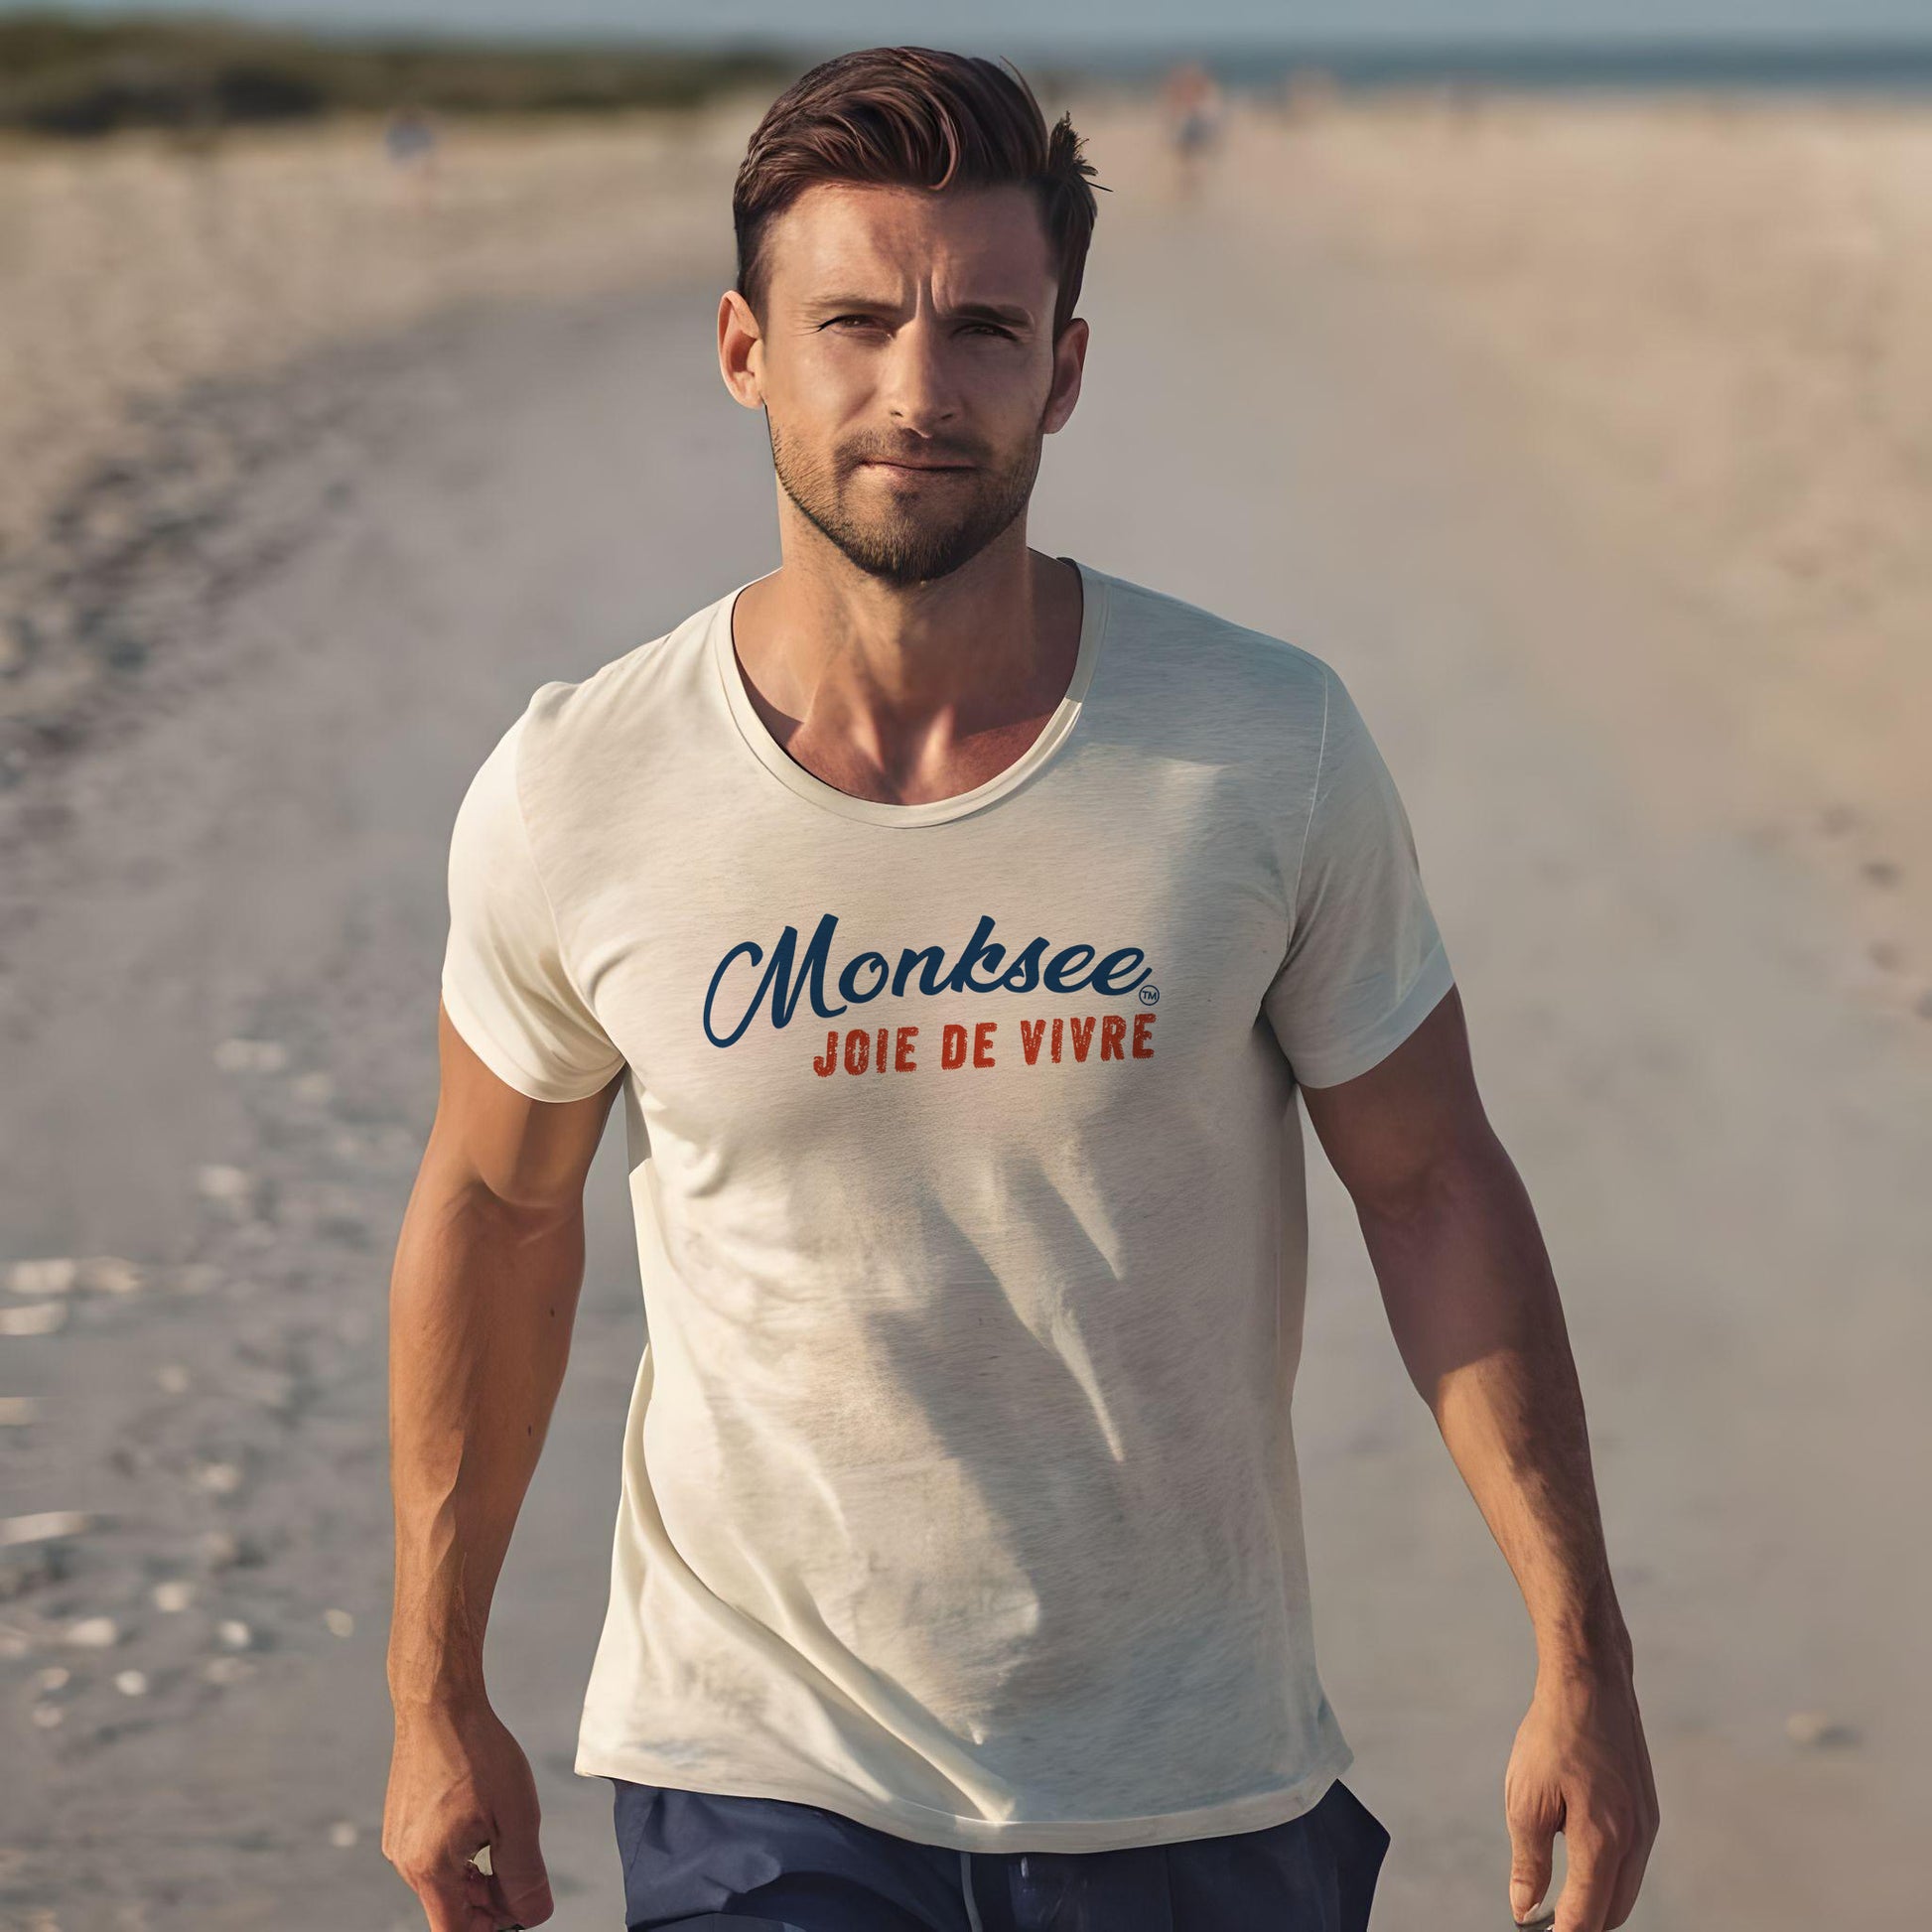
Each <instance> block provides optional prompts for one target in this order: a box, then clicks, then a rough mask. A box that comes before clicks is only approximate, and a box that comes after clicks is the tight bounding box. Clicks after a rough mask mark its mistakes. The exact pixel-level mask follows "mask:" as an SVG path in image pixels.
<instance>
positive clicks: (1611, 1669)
mask: <svg viewBox="0 0 1932 1932" xmlns="http://www.w3.org/2000/svg"><path fill="white" fill-rule="evenodd" d="M1503 1815H1504V1817H1505V1818H1506V1819H1507V1820H1508V1823H1509V1842H1510V1852H1511V1857H1510V1867H1509V1908H1510V1912H1511V1915H1512V1916H1513V1917H1514V1918H1515V1919H1516V1920H1517V1921H1518V1922H1519V1923H1520V1922H1521V1921H1522V1920H1524V1919H1526V1918H1528V1917H1529V1915H1530V1913H1531V1912H1532V1911H1533V1910H1534V1909H1535V1908H1536V1907H1537V1906H1538V1905H1539V1904H1541V1903H1542V1901H1543V1896H1544V1893H1545V1892H1546V1891H1547V1890H1548V1889H1549V1885H1550V1852H1551V1843H1552V1840H1553V1839H1554V1838H1555V1835H1556V1834H1557V1833H1558V1832H1562V1834H1563V1838H1564V1848H1565V1851H1566V1853H1567V1855H1568V1869H1567V1870H1566V1872H1565V1874H1564V1881H1563V1893H1562V1895H1561V1896H1560V1897H1559V1898H1558V1900H1557V1913H1556V1924H1555V1932H1610V1928H1612V1927H1615V1926H1619V1925H1621V1924H1622V1923H1623V1922H1624V1920H1626V1919H1627V1918H1628V1917H1629V1916H1630V1912H1631V1909H1632V1907H1633V1906H1634V1905H1635V1904H1636V1902H1637V1887H1638V1885H1639V1884H1640V1883H1641V1882H1642V1880H1643V1868H1644V1863H1645V1862H1646V1861H1647V1860H1648V1859H1649V1857H1650V1847H1651V1844H1652V1843H1653V1841H1654V1840H1655V1839H1656V1836H1657V1824H1658V1811H1657V1786H1656V1784H1655V1782H1654V1781H1653V1779H1652V1777H1651V1774H1650V1752H1649V1750H1648V1749H1647V1748H1646V1746H1645V1744H1644V1737H1643V1720H1642V1719H1641V1718H1640V1717H1639V1716H1638V1714H1637V1693H1636V1687H1635V1685H1634V1684H1633V1683H1632V1681H1631V1677H1630V1672H1629V1669H1628V1667H1627V1666H1624V1665H1620V1664H1612V1665H1607V1666H1605V1667H1604V1668H1602V1669H1600V1670H1582V1669H1580V1670H1574V1671H1571V1672H1569V1673H1566V1674H1556V1673H1552V1674H1550V1675H1548V1676H1543V1677H1539V1678H1538V1680H1537V1687H1536V1695H1535V1697H1534V1699H1533V1700H1532V1701H1531V1704H1530V1708H1529V1714H1528V1716H1527V1717H1525V1718H1524V1720H1523V1722H1522V1725H1520V1726H1519V1728H1518V1729H1517V1732H1516V1747H1515V1749H1514V1750H1512V1751H1511V1752H1510V1754H1509V1768H1508V1770H1507V1771H1506V1772H1505V1773H1504V1775H1503Z"/></svg>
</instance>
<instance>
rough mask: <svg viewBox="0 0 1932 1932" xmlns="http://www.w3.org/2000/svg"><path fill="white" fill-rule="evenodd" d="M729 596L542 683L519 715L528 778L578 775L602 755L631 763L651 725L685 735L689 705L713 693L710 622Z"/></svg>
mask: <svg viewBox="0 0 1932 1932" xmlns="http://www.w3.org/2000/svg"><path fill="white" fill-rule="evenodd" d="M725 601H726V600H725V599H724V598H719V599H716V600H714V601H713V602H712V603H710V604H707V605H705V606H704V607H703V608H702V609H700V610H697V611H694V612H693V613H692V614H691V615H690V616H689V617H687V618H684V619H682V620H681V621H678V622H677V623H675V624H673V625H672V626H671V627H670V629H668V630H664V631H660V632H659V633H658V634H657V635H656V636H654V637H649V638H646V639H645V640H644V641H643V642H642V643H639V644H633V645H631V646H630V647H629V648H628V649H627V650H624V651H622V652H621V653H620V654H619V655H618V656H616V657H613V658H611V659H609V660H608V661H606V662H605V663H603V664H600V665H599V666H598V667H597V668H596V669H595V670H593V671H591V672H589V673H588V674H587V675H585V676H584V677H581V678H576V679H567V678H552V679H550V680H548V681H547V682H545V683H543V684H540V685H538V686H537V688H536V689H535V691H533V692H532V693H531V695H530V698H529V701H528V703H527V704H526V705H525V707H524V710H523V714H522V717H521V720H520V734H521V740H522V744H521V763H522V767H523V770H524V772H525V774H526V782H529V781H530V780H531V778H532V777H533V776H536V775H539V774H541V773H542V772H544V771H546V770H555V769H565V770H568V771H570V772H572V773H573V774H575V776H576V777H577V778H579V779H580V780H581V779H582V778H584V777H586V776H588V775H593V774H595V772H596V771H597V769H598V764H599V760H600V759H620V760H621V761H622V762H623V763H624V764H625V765H627V766H631V767H634V766H635V765H636V764H637V762H638V760H639V758H640V756H642V755H647V754H648V752H649V750H650V746H649V738H650V734H651V733H652V732H653V731H654V730H655V731H661V732H663V733H664V734H666V735H667V736H669V737H672V738H675V737H676V736H677V735H678V734H680V733H688V731H689V729H690V707H691V706H692V705H693V704H694V703H703V702H704V701H705V699H706V698H707V696H708V695H709V693H708V690H707V686H706V682H705V680H706V679H707V678H708V677H709V676H711V675H712V666H711V662H710V651H709V640H710V634H711V625H712V621H713V620H714V619H715V618H716V616H717V615H718V612H719V609H720V606H722V605H723V604H724V603H725Z"/></svg>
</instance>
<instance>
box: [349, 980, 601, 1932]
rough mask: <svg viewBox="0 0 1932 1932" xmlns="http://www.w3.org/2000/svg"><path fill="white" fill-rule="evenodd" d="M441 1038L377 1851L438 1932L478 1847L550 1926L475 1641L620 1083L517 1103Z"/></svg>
mask: <svg viewBox="0 0 1932 1932" xmlns="http://www.w3.org/2000/svg"><path fill="white" fill-rule="evenodd" d="M438 1037H439V1044H440V1049H441V1056H442V1086H441V1091H440V1094H439V1097H438V1105H437V1113H436V1120H435V1124H434V1126H433V1127H432V1129H431V1131H430V1137H429V1143H428V1146H427V1148H426V1149H425V1151H424V1155H423V1161H422V1166H421V1169H420V1171H419V1172H418V1173H417V1176H416V1184H415V1187H414V1189H413V1190H412V1192H411V1194H410V1198H409V1205H408V1208H407V1211H406V1212H405V1214H404V1216H403V1223H402V1228H401V1232H400V1235H399V1237H398V1240H397V1243H396V1256H395V1266H394V1270H393V1274H392V1277H391V1283H390V1299H389V1446H390V1455H389V1475H390V1488H391V1491H392V1494H393V1498H394V1505H395V1528H396V1579H395V1602H394V1609H393V1613H392V1617H391V1622H390V1632H389V1657H388V1675H389V1693H390V1700H391V1702H392V1704H393V1705H394V1707H395V1714H396V1737H397V1749H396V1757H395V1760H394V1764H393V1766H392V1771H391V1782H390V1800H389V1804H388V1807H387V1817H386V1819H385V1827H384V1845H383V1851H384V1854H385V1856H387V1857H388V1858H389V1859H390V1861H391V1863H394V1864H395V1865H396V1867H397V1869H398V1870H399V1871H401V1872H402V1875H403V1876H404V1877H405V1879H407V1880H408V1881H409V1883H410V1884H411V1885H412V1887H413V1888H414V1889H415V1890H416V1891H417V1892H418V1894H419V1896H421V1898H422V1900H423V1903H424V1906H425V1908H426V1909H427V1910H428V1912H429V1914H430V1919H431V1923H432V1925H433V1926H436V1927H437V1928H438V1932H441V1928H442V1925H443V1924H444V1923H447V1924H448V1925H450V1926H451V1927H457V1926H467V1925H468V1924H469V1923H470V1921H469V1920H468V1919H467V1918H466V1917H465V1916H463V1908H464V1906H465V1903H466V1896H465V1890H466V1887H470V1886H476V1885H478V1884H480V1882H481V1881H480V1880H478V1878H477V1876H476V1874H475V1873H474V1872H472V1871H471V1870H470V1869H469V1866H468V1864H467V1863H466V1862H467V1861H468V1859H469V1858H470V1857H471V1856H472V1854H473V1853H474V1852H476V1851H477V1849H478V1848H479V1847H481V1846H483V1845H484V1844H487V1845H489V1846H490V1848H491V1864H492V1871H493V1874H494V1880H495V1882H496V1884H497V1885H498V1886H499V1887H500V1888H501V1890H502V1892H503V1893H504V1894H505V1895H504V1896H503V1897H502V1898H501V1899H500V1901H499V1900H498V1899H497V1898H496V1897H495V1896H494V1895H491V1896H490V1898H489V1902H490V1903H492V1904H495V1903H498V1902H500V1903H501V1904H502V1905H503V1906H504V1907H505V1908H506V1909H505V1912H504V1922H505V1923H507V1922H508V1920H509V1917H510V1916H512V1915H514V1916H515V1917H517V1918H518V1919H519V1920H520V1921H521V1922H522V1923H524V1924H526V1925H527V1924H534V1923H538V1922H540V1921H541V1919H543V1918H546V1917H548V1916H549V1914H550V1903H549V1898H548V1892H547V1887H546V1888H544V1889H543V1891H542V1896H541V1897H540V1898H539V1897H538V1896H537V1891H538V1888H539V1887H540V1886H542V1885H543V1879H542V1865H541V1862H540V1859H539V1858H538V1855H537V1850H536V1822H537V1820H536V1807H535V1796H534V1789H533V1787H532V1786H531V1785H530V1783H529V1772H528V1766H527V1764H526V1763H525V1762H524V1761H523V1758H522V1755H521V1753H520V1752H519V1751H517V1750H516V1747H515V1745H514V1743H513V1741H512V1740H510V1739H509V1737H508V1734H507V1732H505V1731H503V1730H502V1728H501V1726H500V1725H498V1724H497V1723H496V1721H495V1719H494V1716H493V1714H492V1713H491V1712H490V1710H489V1704H488V1698H487V1695H486V1693H485V1691H484V1688H483V1630H484V1626H485V1624H486V1623H487V1621H488V1617H489V1606H490V1599H491V1597H492V1595H493V1593H494V1591H495V1587H496V1580H497V1577H498V1575H499V1574H500V1572H501V1570H502V1565H503V1558H504V1554H505V1552H506V1551H507V1550H508V1548H509V1540H510V1532H511V1530H512V1528H513V1527H514V1525H515V1522H516V1517H517V1512H518V1511H519V1509H520V1508H521V1507H522V1503H523V1497H524V1493H525V1492H526V1490H527V1489H528V1487H529V1483H530V1477H531V1475H532V1473H533V1472H534V1470H535V1468H536V1464H537V1457H538V1455H539V1454H540V1453H541V1451H542V1449H543V1441H544V1436H545V1433H546V1431H547V1429H548V1427H549V1422H550V1415H551V1411H552V1409H553V1408H554V1407H555V1404H556V1399H557V1391H558V1389H559V1387H560V1386H561V1385H562V1382H563V1375H564V1368H565V1365H566V1363H567V1361H568V1358H569V1353H570V1331H571V1323H572V1320H573V1318H574V1316H575V1313H576V1308H577V1297H578V1292H579V1290H580V1288H581V1287H582V1283H583V1272H584V1214H583V1186H584V1178H585V1175H586V1173H588V1171H589V1168H590V1164H591V1161H592V1158H593V1157H594V1156H595V1154H596V1152H597V1146H598V1142H599V1140H600V1138H601V1137H602V1134H603V1130H604V1123H605V1120H606V1118H607V1117H608V1115H609V1113H610V1108H611V1103H612V1100H613V1099H614V1097H615V1095H616V1092H617V1086H616V1083H615V1082H613V1084H612V1085H611V1086H609V1087H607V1088H605V1089H604V1090H603V1091H602V1092H600V1093H598V1094H595V1095H593V1096H592V1097H591V1098H589V1099H586V1100H577V1101H570V1102H565V1103H560V1104H553V1103H550V1102H545V1101H537V1100H530V1099H527V1098H526V1097H525V1096H524V1095H522V1094H520V1093H518V1092H516V1091H515V1090H514V1089H513V1088H511V1087H509V1086H506V1085H505V1084H504V1083H503V1082H502V1081H501V1080H499V1079H498V1078H497V1077H496V1075H495V1074H493V1073H492V1072H490V1070H489V1069H488V1068H487V1067H486V1066H484V1065H483V1062H482V1061H481V1060H480V1059H479V1058H478V1057H477V1056H476V1054H475V1053H474V1052H473V1051H472V1050H471V1049H470V1047H469V1046H468V1045H467V1044H466V1043H465V1041H464V1039H463V1037H462V1035H460V1034H458V1033H457V1031H456V1029H455V1028H454V1027H453V1026H452V1025H451V1023H450V1019H449V1016H448V1014H447V1013H439V1018H438ZM466 1841H467V1842H466ZM476 1902H477V1903H479V1904H482V1903H483V1902H484V1894H483V1892H482V1891H479V1892H478V1894H477V1899H476ZM439 1912H441V1913H443V1914H445V1917H443V1918H439V1916H438V1914H439Z"/></svg>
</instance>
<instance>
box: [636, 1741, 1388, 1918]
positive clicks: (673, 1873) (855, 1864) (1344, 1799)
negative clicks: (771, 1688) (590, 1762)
mask: <svg viewBox="0 0 1932 1932" xmlns="http://www.w3.org/2000/svg"><path fill="white" fill-rule="evenodd" d="M611 1782H612V1784H613V1785H614V1786H615V1787H616V1812H617V1827H618V1849H619V1851H620V1852H621V1855H622V1858H623V1890H624V1924H625V1927H626V1932H657V1928H659V1927H673V1926H674V1927H677V1928H680V1932H1367V1927H1368V1912H1369V1905H1370V1902H1371V1901H1372V1899H1373V1897H1374V1895H1375V1880H1376V1875H1377V1873H1378V1872H1379V1871H1380V1870H1381V1866H1382V1859H1383V1855H1384V1854H1385V1853H1386V1852H1387V1851H1388V1849H1389V1834H1388V1832H1387V1830H1386V1829H1385V1828H1384V1827H1383V1825H1382V1822H1381V1821H1380V1820H1379V1819H1378V1818H1377V1817H1376V1816H1375V1814H1374V1813H1373V1812H1371V1811H1370V1810H1369V1809H1368V1807H1367V1806H1366V1805H1364V1804H1363V1803H1362V1801H1361V1800H1360V1799H1359V1798H1358V1797H1356V1796H1355V1794H1354V1793H1353V1792H1352V1791H1350V1790H1349V1789H1348V1787H1347V1786H1346V1785H1344V1784H1343V1783H1342V1782H1341V1780H1340V1779H1339V1778H1337V1779H1336V1780H1335V1782H1334V1783H1333V1784H1331V1785H1330V1786H1329V1787H1328V1789H1327V1791H1326V1792H1325V1793H1324V1794H1323V1795H1322V1797H1321V1800H1320V1802H1319V1803H1317V1804H1316V1805H1315V1806H1314V1807H1313V1809H1312V1810H1311V1811H1307V1812H1304V1813H1303V1814H1302V1816H1301V1817H1299V1818H1292V1819H1290V1820H1289V1821H1288V1822H1287V1823H1286V1824H1283V1825H1271V1826H1268V1827H1266V1828H1265V1829H1263V1830H1261V1831H1258V1832H1235V1833H1231V1834H1228V1835H1225V1836H1220V1837H1214V1838H1194V1839H1184V1840H1181V1841H1180V1842H1179V1843H1177V1844H1173V1845H1147V1846H1130V1847H1126V1848H1123V1849H1122V1850H1119V1851H1113V1852H959V1851H954V1850H953V1849H951V1848H950V1847H948V1846H941V1845H922V1844H918V1843H916V1842H914V1841H913V1840H911V1839H905V1838H898V1837H896V1836H895V1835H894V1834H892V1833H889V1832H882V1831H878V1830H876V1829H874V1828H873V1827H872V1826H870V1825H861V1824H858V1823H856V1822H855V1821H854V1820H852V1819H850V1818H846V1817H844V1816H842V1815H841V1814H840V1813H838V1812H835V1811H825V1810H822V1809H821V1808H820V1807H819V1806H817V1805H800V1804H792V1803H790V1802H789V1801H787V1800H785V1799H781V1798H740V1797H720V1796H717V1795H714V1794H712V1793H710V1792H703V1791H676V1790H670V1789H667V1788H665V1787H663V1786H661V1785H654V1784H631V1783H629V1782H627V1781H626V1780H624V1779H622V1778H613V1779H612V1780H611Z"/></svg>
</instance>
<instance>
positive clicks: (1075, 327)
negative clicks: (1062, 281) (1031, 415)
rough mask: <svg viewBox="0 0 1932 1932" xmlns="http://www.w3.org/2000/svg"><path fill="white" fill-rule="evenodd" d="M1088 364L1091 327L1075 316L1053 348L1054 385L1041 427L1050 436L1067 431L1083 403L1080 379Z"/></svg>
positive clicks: (1042, 415) (1040, 423) (1048, 397)
mask: <svg viewBox="0 0 1932 1932" xmlns="http://www.w3.org/2000/svg"><path fill="white" fill-rule="evenodd" d="M1086 361H1087V325H1086V323H1085V321H1084V320H1083V319H1082V318H1081V317H1079V316H1075V317H1073V318H1072V320H1071V321H1069V322H1068V323H1067V325H1066V327H1065V328H1064V329H1062V330H1061V331H1060V333H1059V337H1058V339H1057V340H1056V341H1055V342H1054V344H1053V381H1052V386H1051V387H1050V388H1049V389H1048V390H1047V392H1046V407H1045V409H1044V410H1043V411H1042V412H1041V415H1040V419H1039V426H1040V429H1041V431H1042V432H1043V433H1044V434H1046V435H1047V436H1051V435H1052V434H1053V432H1054V431H1055V430H1057V429H1064V428H1065V427H1066V423H1067V419H1068V418H1069V417H1070V416H1071V415H1072V414H1073V405H1074V404H1075V403H1076V402H1078V401H1079V400H1080V377H1081V375H1082V374H1083V373H1084V371H1085V368H1086Z"/></svg>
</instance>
